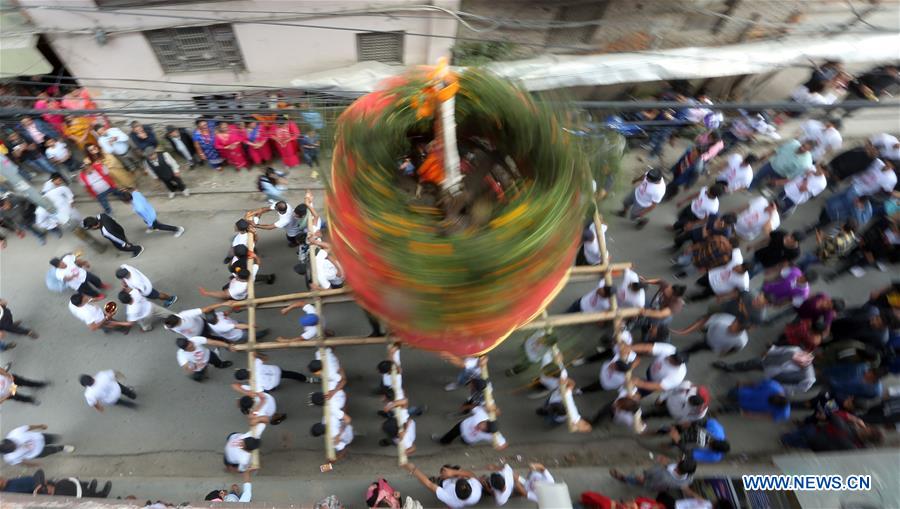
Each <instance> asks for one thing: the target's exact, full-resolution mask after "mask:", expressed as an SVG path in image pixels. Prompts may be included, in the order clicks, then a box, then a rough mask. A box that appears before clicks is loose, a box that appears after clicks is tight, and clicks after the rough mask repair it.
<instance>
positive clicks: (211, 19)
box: [43, 6, 883, 53]
mask: <svg viewBox="0 0 900 509" xmlns="http://www.w3.org/2000/svg"><path fill="white" fill-rule="evenodd" d="M43 9H46V10H58V11H64V12H82V13H96V14H100V15H125V16H143V17H151V18H166V19H180V20H189V21H203V22H214V23H230V24H258V25H268V26H287V27H298V28H311V29H320V30H336V31H348V32H354V33H360V32H369V33H385V34H388V33H395V31H394V30H373V29H371V28H356V27H335V26H327V25H312V24H306V23H290V22H280V21H271V20H266V19H260V20H252V19H251V20H242V19H230V18H216V17H205V16H185V15H177V14H158V13H146V12H140V13H137V14H134V13H129V12H126V11H127V10H111V11H102V10H98V9H89V8H83V7H64V6H47V7H44V8H43ZM191 12H196V11H191ZM344 15H345V16H346V15H348V14H344ZM792 27H793V31H794V33H802V32H804V31H806V32H810V33H819V32H821V30H820V29H811V30H798V28H802V27H796V26H792ZM160 28H177V26H175V27H172V26H166V27H160ZM154 29H155V28H153V27H142V28H135V29H122V30H109V31H107V33H110V34H116V33H128V32H144V31H147V30H154ZM45 31H46V30H45ZM95 31H96V28H92V29H90V30H85V31H84V33H94V32H95ZM882 31H883V30H867V31H862V32H859V33H874V32H882ZM62 32H63V33H77V31H74V30H65V31H62ZM848 33H850V32H848ZM853 33H856V32H853ZM404 34H405V35H409V36H413V37H430V38H436V39H451V40H461V41H470V42H491V43H506V42H509V41H504V40H497V39H483V38H478V37H466V36H454V35H441V34H427V33H421V32H410V31H404ZM515 44H517V45H519V46H526V47H537V48H554V49H568V50H574V51H579V52H581V51H585V48H584V47H583V46H569V45H561V44H542V43H528V42H516V43H515ZM638 53H639V52H638Z"/></svg>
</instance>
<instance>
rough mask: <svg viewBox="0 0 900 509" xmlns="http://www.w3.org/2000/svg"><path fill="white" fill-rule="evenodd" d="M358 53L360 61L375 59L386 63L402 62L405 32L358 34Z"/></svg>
mask: <svg viewBox="0 0 900 509" xmlns="http://www.w3.org/2000/svg"><path fill="white" fill-rule="evenodd" d="M356 54H357V56H358V60H359V61H360V62H366V61H371V60H374V61H376V62H384V63H386V64H402V63H403V32H369V33H365V34H356Z"/></svg>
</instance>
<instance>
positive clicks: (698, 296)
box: [688, 272, 716, 302]
mask: <svg viewBox="0 0 900 509" xmlns="http://www.w3.org/2000/svg"><path fill="white" fill-rule="evenodd" d="M697 286H699V287H700V292H699V293H695V294H694V295H692V296H690V297H689V299H688V300H690V301H691V302H696V301H698V300H704V299H708V298H710V297H712V296H713V295H715V294H716V292H715V291H713V289H712V285H710V283H709V273H708V272H707V273H706V274H703V275H702V276H700V278H698V279H697Z"/></svg>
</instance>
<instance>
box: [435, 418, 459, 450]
mask: <svg viewBox="0 0 900 509" xmlns="http://www.w3.org/2000/svg"><path fill="white" fill-rule="evenodd" d="M461 425H462V421H460V422H458V423H456V426H453V427H452V428H450V431H448V432H446V433H444V436H442V437H441V440H440V442H441V445H447V444H449V443H451V442H453V441H454V440H456V439H457V438H458V437H459V436H460V435H461V434H462V429H461V427H460V426H461Z"/></svg>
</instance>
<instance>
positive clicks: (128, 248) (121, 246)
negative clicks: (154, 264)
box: [107, 238, 141, 254]
mask: <svg viewBox="0 0 900 509" xmlns="http://www.w3.org/2000/svg"><path fill="white" fill-rule="evenodd" d="M107 240H109V243H110V244H112V245H113V247H115V248H116V249H118V250H119V251H125V252H128V253H132V254H136V253H138V252H139V251H140V250H141V246H139V245H137V244H132V243H131V242H128V241H125V242H123V243H120V242H116V241H114V240H112V239H109V238H107Z"/></svg>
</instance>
